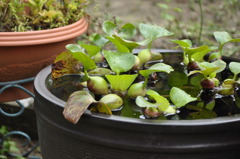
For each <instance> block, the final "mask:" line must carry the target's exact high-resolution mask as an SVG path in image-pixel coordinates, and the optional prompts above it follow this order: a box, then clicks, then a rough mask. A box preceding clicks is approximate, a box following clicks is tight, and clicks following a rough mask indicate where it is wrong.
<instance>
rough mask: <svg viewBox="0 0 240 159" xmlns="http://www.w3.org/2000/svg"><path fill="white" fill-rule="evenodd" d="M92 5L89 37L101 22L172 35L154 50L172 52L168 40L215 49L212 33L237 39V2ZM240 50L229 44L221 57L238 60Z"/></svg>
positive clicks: (108, 1) (104, 1)
mask: <svg viewBox="0 0 240 159" xmlns="http://www.w3.org/2000/svg"><path fill="white" fill-rule="evenodd" d="M93 4H94V5H93V10H94V11H93V12H92V14H91V17H92V21H91V27H90V30H89V32H88V33H89V34H91V32H96V30H99V27H101V24H102V22H103V21H105V20H112V21H115V23H117V24H118V25H119V26H121V24H123V23H126V22H130V23H133V24H135V25H138V24H139V23H140V22H144V23H152V24H156V25H160V26H162V27H165V28H167V29H168V30H170V31H171V32H174V35H173V36H171V37H169V38H164V39H159V40H156V41H155V42H154V44H153V46H154V48H160V49H171V48H173V46H174V45H173V44H172V43H171V42H169V39H190V40H192V41H193V44H195V45H198V44H208V45H217V42H216V41H215V39H214V37H213V32H214V31H227V32H229V33H230V34H231V35H232V37H233V38H237V37H240V21H239V19H238V17H239V16H240V1H239V0H228V1H219V0H151V1H146V0H135V1H129V0H121V1H113V0H95V2H94V3H93ZM200 4H201V5H200ZM201 8H202V18H203V19H202V22H201ZM201 24H202V31H201ZM200 32H201V34H200ZM199 35H200V36H199ZM239 50H240V46H239V44H237V43H231V44H228V45H226V46H225V48H224V55H226V56H233V57H239V56H240V52H239Z"/></svg>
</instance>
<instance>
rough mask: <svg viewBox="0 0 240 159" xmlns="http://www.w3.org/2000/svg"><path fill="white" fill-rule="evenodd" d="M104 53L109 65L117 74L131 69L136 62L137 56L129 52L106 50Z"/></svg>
mask: <svg viewBox="0 0 240 159" xmlns="http://www.w3.org/2000/svg"><path fill="white" fill-rule="evenodd" d="M103 53H104V57H105V58H106V60H107V62H108V64H109V66H110V67H111V69H112V70H113V71H114V72H116V73H117V74H120V73H121V72H126V71H129V70H130V69H131V68H132V67H133V65H134V63H135V56H134V55H133V54H130V53H127V52H125V53H124V52H113V51H108V50H104V51H103Z"/></svg>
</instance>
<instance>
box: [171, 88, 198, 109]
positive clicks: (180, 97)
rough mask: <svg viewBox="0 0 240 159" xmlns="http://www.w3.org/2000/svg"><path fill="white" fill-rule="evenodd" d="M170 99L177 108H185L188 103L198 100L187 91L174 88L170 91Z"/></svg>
mask: <svg viewBox="0 0 240 159" xmlns="http://www.w3.org/2000/svg"><path fill="white" fill-rule="evenodd" d="M170 99H171V101H172V102H173V103H174V105H175V106H176V107H177V108H180V107H182V106H185V105H186V104H187V103H189V102H192V101H195V100H197V98H194V97H191V96H190V95H189V94H187V93H186V92H185V91H183V90H181V89H179V88H177V87H173V88H172V89H171V91H170Z"/></svg>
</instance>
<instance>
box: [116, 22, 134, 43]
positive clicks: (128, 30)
mask: <svg viewBox="0 0 240 159" xmlns="http://www.w3.org/2000/svg"><path fill="white" fill-rule="evenodd" d="M136 34H137V30H136V27H135V26H134V25H133V24H131V23H127V24H125V25H123V26H122V27H121V28H120V30H119V32H118V35H119V36H120V37H122V38H126V39H129V38H132V37H134V36H135V35H136Z"/></svg>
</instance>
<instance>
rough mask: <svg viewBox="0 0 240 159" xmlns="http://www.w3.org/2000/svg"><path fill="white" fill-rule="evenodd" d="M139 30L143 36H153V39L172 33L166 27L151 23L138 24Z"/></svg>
mask: <svg viewBox="0 0 240 159" xmlns="http://www.w3.org/2000/svg"><path fill="white" fill-rule="evenodd" d="M139 30H140V32H141V34H142V35H143V37H145V38H149V37H151V36H152V37H153V39H156V38H159V37H164V36H170V35H173V33H172V32H169V31H168V30H167V29H165V28H162V27H160V26H157V25H152V24H143V23H140V24H139Z"/></svg>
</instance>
